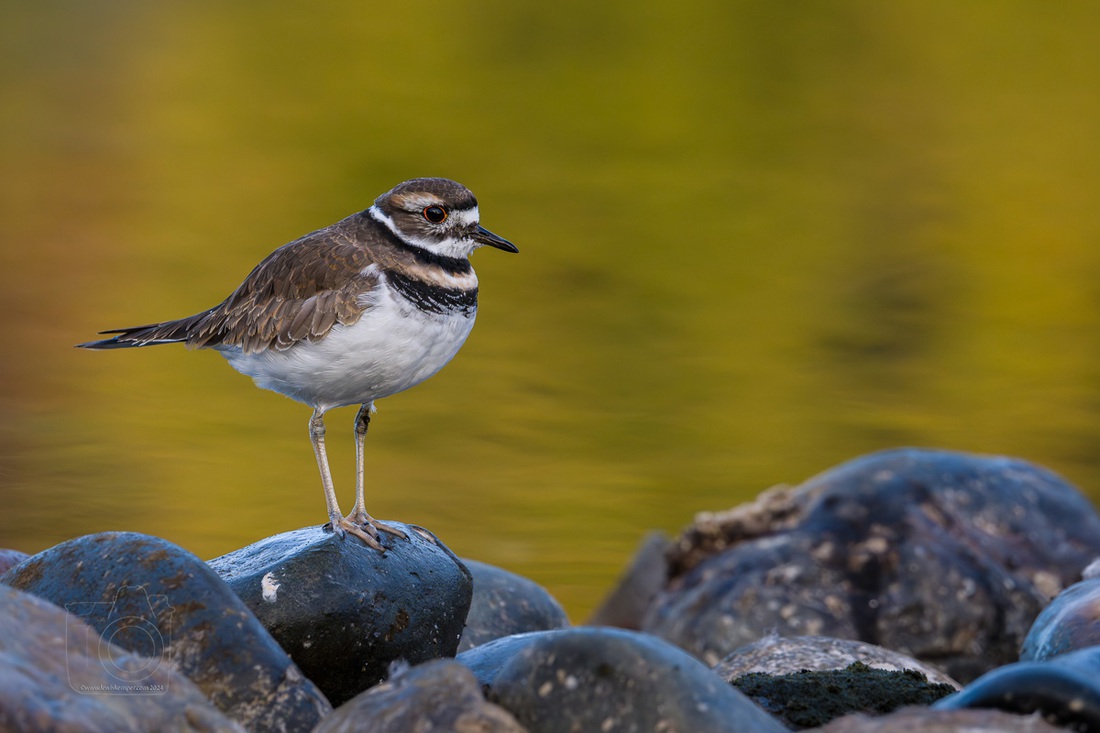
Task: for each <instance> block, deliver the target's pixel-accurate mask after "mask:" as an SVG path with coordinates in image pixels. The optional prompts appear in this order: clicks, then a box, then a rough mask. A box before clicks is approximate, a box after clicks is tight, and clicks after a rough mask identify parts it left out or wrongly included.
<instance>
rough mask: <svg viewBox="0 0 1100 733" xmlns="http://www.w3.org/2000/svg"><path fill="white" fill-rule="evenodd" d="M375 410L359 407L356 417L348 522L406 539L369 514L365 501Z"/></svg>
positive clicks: (363, 406) (369, 404)
mask: <svg viewBox="0 0 1100 733" xmlns="http://www.w3.org/2000/svg"><path fill="white" fill-rule="evenodd" d="M373 408H374V405H373V404H372V403H370V402H367V403H366V404H363V405H361V406H360V407H359V412H358V413H357V414H356V415H355V506H354V507H352V510H351V514H349V515H348V516H347V520H348V521H349V522H354V523H355V524H359V525H361V526H364V527H371V528H372V529H379V530H382V531H383V532H389V533H390V534H392V535H396V536H397V537H401V538H405V537H407V535H406V534H405V533H404V532H402V531H401V530H399V529H396V528H394V527H390V526H389V525H387V524H385V523H383V522H379V521H378V520H377V519H375V518H374V517H372V516H371V515H369V514H367V505H366V502H365V501H364V500H363V483H364V473H365V469H364V462H365V454H366V446H367V428H368V427H369V426H370V413H371V410H372V409H373ZM367 531H370V530H367Z"/></svg>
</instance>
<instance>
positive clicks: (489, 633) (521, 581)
mask: <svg viewBox="0 0 1100 733" xmlns="http://www.w3.org/2000/svg"><path fill="white" fill-rule="evenodd" d="M462 564H463V565H465V566H466V567H467V568H468V569H469V571H470V573H471V575H472V576H473V581H474V593H473V599H472V601H471V603H470V613H469V614H468V615H467V616H466V628H465V629H464V630H463V632H462V638H461V640H460V641H459V643H458V651H459V652H464V651H466V650H467V649H472V648H473V647H475V646H478V645H480V644H484V643H485V642H487V641H492V640H493V639H499V638H500V637H502V636H511V635H513V634H522V633H524V632H527V631H547V630H549V629H560V628H562V627H565V626H568V625H569V617H568V616H566V615H565V610H564V609H563V608H562V607H561V604H560V603H558V602H557V600H555V599H554V597H553V596H551V595H550V594H549V593H547V592H546V589H545V588H543V587H542V586H541V585H539V584H538V583H536V582H534V581H533V580H528V579H527V578H524V577H523V576H521V575H516V574H515V573H510V572H508V571H507V570H503V569H501V568H498V567H495V566H493V565H487V564H486V563H483V562H478V561H476V560H465V559H464V560H463V561H462Z"/></svg>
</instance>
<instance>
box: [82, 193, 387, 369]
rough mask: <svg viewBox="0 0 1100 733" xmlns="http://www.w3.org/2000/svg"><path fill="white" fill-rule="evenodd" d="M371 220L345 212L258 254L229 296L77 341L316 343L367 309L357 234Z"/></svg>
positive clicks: (363, 251) (372, 276) (100, 345)
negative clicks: (174, 316) (186, 313)
mask: <svg viewBox="0 0 1100 733" xmlns="http://www.w3.org/2000/svg"><path fill="white" fill-rule="evenodd" d="M376 226H377V225H375V224H374V222H373V221H371V220H370V219H369V217H367V216H366V215H365V213H360V214H355V215H352V216H349V217H348V218H346V219H344V220H343V221H340V222H337V223H336V224H333V225H332V226H329V227H326V228H324V229H320V230H318V231H315V232H312V233H310V234H307V235H305V236H304V237H301V238H300V239H297V240H295V241H293V242H290V243H289V244H285V245H283V246H282V247H279V248H278V249H277V250H275V251H274V252H272V253H271V254H270V255H268V256H267V257H265V258H264V260H263V261H262V262H260V264H258V265H256V267H255V268H254V269H253V270H252V272H251V273H249V275H248V277H246V278H245V279H244V282H242V283H241V284H240V286H239V287H238V288H237V289H236V290H235V291H233V293H232V295H230V296H229V297H228V298H226V299H225V300H224V301H222V302H221V303H219V304H218V305H216V306H214V307H213V308H211V309H210V310H208V311H204V312H202V313H197V314H195V315H193V316H190V317H188V318H181V319H179V320H175V321H165V322H163V323H153V324H149V325H145V326H134V327H131V328H120V329H114V330H110V331H103V332H102V333H103V334H115V336H114V337H113V338H109V339H104V340H102V341H92V342H89V343H86V344H79V345H80V346H82V347H84V348H89V349H112V348H126V347H136V346H151V345H154V344H163V343H178V342H181V341H182V342H184V343H186V344H187V345H188V346H189V347H192V348H203V347H217V346H232V347H237V348H240V349H241V350H242V351H244V352H245V353H246V354H251V353H255V352H258V351H263V350H265V349H277V350H280V351H281V350H284V349H288V348H290V347H291V346H292V345H294V344H295V343H297V342H299V341H303V340H306V341H316V340H317V339H319V338H321V337H323V336H324V335H325V334H326V333H328V332H329V331H330V330H331V329H332V327H333V326H334V325H336V324H337V323H341V324H344V325H350V324H352V323H355V322H356V321H357V320H359V317H360V316H361V315H362V313H363V311H364V310H365V309H366V308H367V307H369V300H370V299H369V298H364V297H362V296H364V295H366V294H367V293H369V292H370V291H371V290H373V289H374V288H376V287H377V286H378V283H379V277H380V275H378V274H377V273H375V272H372V271H366V272H364V270H365V268H367V267H368V266H369V265H370V264H371V263H372V262H373V261H374V260H373V258H372V257H371V255H370V252H369V251H368V250H367V248H366V247H365V246H364V242H363V241H362V239H363V238H364V237H369V235H370V233H371V230H372V229H374V228H375V227H376Z"/></svg>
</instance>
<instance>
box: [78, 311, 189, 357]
mask: <svg viewBox="0 0 1100 733" xmlns="http://www.w3.org/2000/svg"><path fill="white" fill-rule="evenodd" d="M200 315H205V314H200ZM198 317H200V316H191V317H190V318H182V319H180V320H178V321H165V322H163V323H150V324H148V325H145V326H131V327H129V328H112V329H110V330H107V331H100V332H99V333H100V335H101V336H106V335H109V334H115V335H114V336H112V337H111V338H108V339H102V340H99V341H88V342H85V343H83V344H77V345H76V346H77V348H80V349H129V348H135V347H139V346H156V345H158V344H178V343H181V342H186V341H187V338H188V332H189V330H190V327H191V326H192V325H193V321H194V320H195V319H196V318H198Z"/></svg>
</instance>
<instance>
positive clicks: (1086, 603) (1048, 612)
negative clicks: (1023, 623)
mask: <svg viewBox="0 0 1100 733" xmlns="http://www.w3.org/2000/svg"><path fill="white" fill-rule="evenodd" d="M1098 644H1100V578H1090V579H1088V580H1082V581H1081V582H1080V583H1076V584H1074V585H1071V586H1070V587H1069V588H1066V589H1065V590H1064V591H1062V592H1061V593H1059V594H1058V595H1057V596H1055V598H1054V600H1053V601H1051V602H1050V605H1049V606H1047V607H1046V608H1044V609H1043V610H1042V612H1041V613H1040V614H1039V616H1038V617H1037V618H1036V619H1035V623H1033V624H1032V625H1031V629H1030V630H1029V631H1028V632H1027V637H1026V638H1025V639H1024V643H1023V647H1022V648H1021V650H1020V660H1021V661H1042V660H1044V659H1050V658H1051V657H1056V656H1058V655H1059V654H1065V653H1066V652H1071V651H1074V650H1076V649H1084V648H1085V647H1089V646H1096V645H1098Z"/></svg>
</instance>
